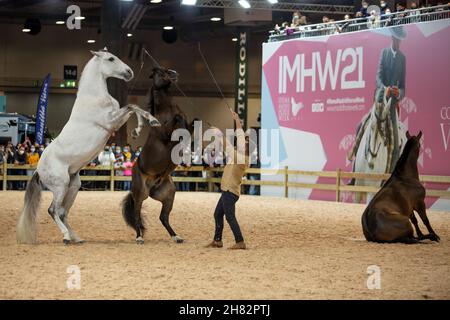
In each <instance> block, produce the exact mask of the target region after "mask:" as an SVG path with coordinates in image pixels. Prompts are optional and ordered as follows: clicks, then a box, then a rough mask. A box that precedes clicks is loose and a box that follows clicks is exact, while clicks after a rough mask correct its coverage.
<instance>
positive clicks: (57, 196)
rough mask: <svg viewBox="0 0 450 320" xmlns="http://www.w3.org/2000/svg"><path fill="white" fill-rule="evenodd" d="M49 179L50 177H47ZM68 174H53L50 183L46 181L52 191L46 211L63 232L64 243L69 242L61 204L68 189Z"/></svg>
mask: <svg viewBox="0 0 450 320" xmlns="http://www.w3.org/2000/svg"><path fill="white" fill-rule="evenodd" d="M49 180H50V179H49ZM68 184H69V175H68V174H67V173H66V174H65V175H60V176H58V177H56V176H53V177H52V179H51V183H46V186H47V188H48V189H49V190H50V191H51V192H52V193H53V201H52V204H51V206H50V208H49V209H48V213H49V214H50V215H51V217H52V218H53V220H54V221H55V223H56V225H57V226H58V228H59V229H60V230H61V232H62V234H63V242H64V244H68V243H70V240H71V238H70V232H69V229H68V228H67V227H66V225H65V224H64V223H63V221H62V220H64V217H65V214H66V209H65V208H64V206H63V202H64V198H65V196H66V194H67V191H68Z"/></svg>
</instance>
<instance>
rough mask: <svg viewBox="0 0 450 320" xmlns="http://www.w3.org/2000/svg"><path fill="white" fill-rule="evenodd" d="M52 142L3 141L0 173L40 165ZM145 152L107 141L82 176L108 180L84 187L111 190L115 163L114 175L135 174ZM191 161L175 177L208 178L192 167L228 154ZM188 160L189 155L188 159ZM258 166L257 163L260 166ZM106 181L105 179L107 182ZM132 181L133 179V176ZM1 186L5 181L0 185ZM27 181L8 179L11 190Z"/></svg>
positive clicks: (119, 185)
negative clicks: (21, 166)
mask: <svg viewBox="0 0 450 320" xmlns="http://www.w3.org/2000/svg"><path fill="white" fill-rule="evenodd" d="M49 144H50V139H47V140H46V141H45V144H44V145H39V144H36V143H32V142H31V141H30V139H29V138H25V141H24V142H23V143H20V144H18V145H16V146H14V145H13V144H12V142H8V143H7V144H6V145H2V144H0V175H2V174H3V172H2V170H3V164H4V163H6V164H14V165H30V166H34V167H35V166H37V164H38V162H39V159H40V158H41V156H42V153H43V152H44V150H45V148H46V147H47V146H48V145H49ZM141 152H142V147H141V146H139V147H137V148H136V149H135V150H134V149H133V148H132V146H131V145H130V144H126V145H125V146H120V145H118V144H117V143H114V142H113V143H110V144H107V145H106V146H105V148H104V150H102V151H101V152H100V154H99V155H98V157H97V158H95V159H94V160H92V161H91V162H90V163H89V164H88V165H87V166H86V167H85V169H84V170H82V171H81V172H80V175H81V176H83V175H84V176H103V177H105V179H102V181H82V183H81V189H82V190H109V189H110V181H109V179H108V177H106V176H110V175H111V164H113V169H114V175H115V176H116V177H117V176H119V177H122V176H128V177H131V176H132V168H133V166H134V165H135V164H136V161H137V159H138V158H139V155H140V153H141ZM256 152H257V151H256V150H255V152H254V153H253V154H252V156H253V157H257V153H256ZM188 157H190V161H186V163H182V164H181V165H180V166H181V167H184V168H186V169H187V170H186V171H175V172H173V174H172V175H173V176H177V177H203V178H205V177H206V176H205V174H206V172H205V171H198V170H193V171H189V168H190V167H192V166H201V167H209V168H217V167H223V166H224V165H225V164H226V157H224V156H223V154H222V153H220V154H216V153H215V151H214V150H210V151H209V152H205V153H204V155H203V156H202V150H197V152H192V153H191V154H190V155H188ZM184 159H186V158H184ZM98 166H105V167H108V169H104V170H99V168H98ZM257 166H258V165H253V167H257ZM33 173H34V169H21V168H20V169H7V174H8V176H14V175H20V176H23V175H28V176H32V175H33ZM212 175H213V177H216V178H220V176H221V172H212ZM248 179H251V180H256V179H258V175H256V174H249V175H248ZM103 180H104V181H103ZM130 180H131V179H130ZM114 184H115V185H114V189H115V190H121V191H129V190H131V181H115V183H114ZM175 184H176V187H177V190H179V191H194V190H197V189H204V190H206V189H207V188H208V186H207V184H206V183H194V182H177V183H175ZM215 186H216V189H217V190H218V189H219V184H215ZM0 188H1V184H0ZM25 188H26V181H10V180H8V182H7V189H8V190H25ZM258 189H259V188H257V186H253V185H252V186H248V187H246V188H245V190H244V193H249V194H258V193H259V190H258Z"/></svg>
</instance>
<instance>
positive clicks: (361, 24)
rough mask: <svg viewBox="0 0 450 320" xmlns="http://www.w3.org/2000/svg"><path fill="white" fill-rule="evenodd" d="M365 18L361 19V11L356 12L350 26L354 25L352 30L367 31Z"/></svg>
mask: <svg viewBox="0 0 450 320" xmlns="http://www.w3.org/2000/svg"><path fill="white" fill-rule="evenodd" d="M366 21H367V20H366V18H364V17H363V14H362V13H361V11H358V12H357V13H356V14H355V22H354V23H352V25H355V28H354V30H364V29H367V23H366Z"/></svg>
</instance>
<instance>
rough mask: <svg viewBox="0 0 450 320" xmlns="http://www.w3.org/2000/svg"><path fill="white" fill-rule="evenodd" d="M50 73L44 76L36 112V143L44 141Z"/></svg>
mask: <svg viewBox="0 0 450 320" xmlns="http://www.w3.org/2000/svg"><path fill="white" fill-rule="evenodd" d="M50 80H51V76H50V73H49V74H48V75H47V77H45V80H44V83H43V84H42V88H41V93H40V95H39V101H38V106H37V112H36V143H38V144H43V143H44V132H45V122H46V118H47V104H48V92H49V89H50Z"/></svg>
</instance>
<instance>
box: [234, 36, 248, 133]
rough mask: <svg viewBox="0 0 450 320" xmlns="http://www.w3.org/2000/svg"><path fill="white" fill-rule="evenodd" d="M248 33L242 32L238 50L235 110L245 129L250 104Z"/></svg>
mask: <svg viewBox="0 0 450 320" xmlns="http://www.w3.org/2000/svg"><path fill="white" fill-rule="evenodd" d="M247 44H248V34H247V32H240V34H239V45H238V49H237V63H236V64H237V70H236V92H237V94H236V98H235V106H234V109H235V111H236V113H237V114H238V115H239V118H240V119H241V122H242V123H243V127H244V129H246V128H247V104H248V88H247V84H248V59H247Z"/></svg>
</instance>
